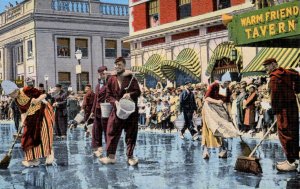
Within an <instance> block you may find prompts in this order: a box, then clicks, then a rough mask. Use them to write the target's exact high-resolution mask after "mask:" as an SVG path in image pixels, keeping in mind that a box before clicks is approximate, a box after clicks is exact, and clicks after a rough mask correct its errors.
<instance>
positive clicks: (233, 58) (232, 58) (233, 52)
mask: <svg viewBox="0 0 300 189" xmlns="http://www.w3.org/2000/svg"><path fill="white" fill-rule="evenodd" d="M231 60H232V61H236V60H237V50H236V48H235V47H233V49H231Z"/></svg>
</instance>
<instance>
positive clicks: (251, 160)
mask: <svg viewBox="0 0 300 189" xmlns="http://www.w3.org/2000/svg"><path fill="white" fill-rule="evenodd" d="M276 121H277V120H275V121H274V123H273V124H272V126H271V127H270V128H269V129H268V131H267V132H266V133H265V135H264V136H263V138H262V139H261V140H260V141H259V143H258V144H257V145H256V146H255V148H254V149H253V150H252V152H251V153H250V155H249V156H240V157H238V159H237V161H236V163H235V168H234V169H235V170H237V171H240V172H245V173H253V174H256V175H257V174H260V173H262V168H261V166H260V163H259V158H257V157H255V156H253V155H254V153H255V151H256V150H257V148H258V147H259V146H260V145H261V143H262V142H263V141H264V140H265V138H266V137H267V135H268V134H269V133H270V131H271V130H272V129H273V127H274V126H275V124H276Z"/></svg>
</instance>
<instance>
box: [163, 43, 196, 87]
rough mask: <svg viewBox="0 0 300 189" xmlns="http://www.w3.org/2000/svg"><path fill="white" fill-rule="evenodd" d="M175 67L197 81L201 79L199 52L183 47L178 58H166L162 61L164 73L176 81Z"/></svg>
mask: <svg viewBox="0 0 300 189" xmlns="http://www.w3.org/2000/svg"><path fill="white" fill-rule="evenodd" d="M175 69H179V70H181V71H183V72H184V73H186V74H188V75H189V76H191V77H192V78H194V79H195V80H197V81H200V79H201V78H200V76H201V65H200V60H199V58H198V56H197V53H196V52H195V51H194V50H193V49H190V48H186V49H183V50H182V51H181V52H180V53H179V54H178V56H177V58H176V60H164V61H163V62H162V66H161V70H162V73H163V74H164V75H165V76H166V77H167V78H168V79H170V80H171V81H175V78H176V75H175V71H174V70H175ZM171 70H173V71H171Z"/></svg>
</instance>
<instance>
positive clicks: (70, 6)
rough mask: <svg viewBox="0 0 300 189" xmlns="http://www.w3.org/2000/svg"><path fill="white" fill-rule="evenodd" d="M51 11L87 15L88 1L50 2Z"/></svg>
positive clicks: (62, 0)
mask: <svg viewBox="0 0 300 189" xmlns="http://www.w3.org/2000/svg"><path fill="white" fill-rule="evenodd" d="M51 6H52V7H51V8H52V10H55V11H64V12H79V13H89V12H90V5H89V2H88V1H80V0H52V4H51Z"/></svg>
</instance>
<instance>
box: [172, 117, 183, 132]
mask: <svg viewBox="0 0 300 189" xmlns="http://www.w3.org/2000/svg"><path fill="white" fill-rule="evenodd" d="M184 123H185V122H184V120H179V119H177V120H175V121H174V125H175V127H176V128H177V129H178V130H182V129H183V127H184Z"/></svg>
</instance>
